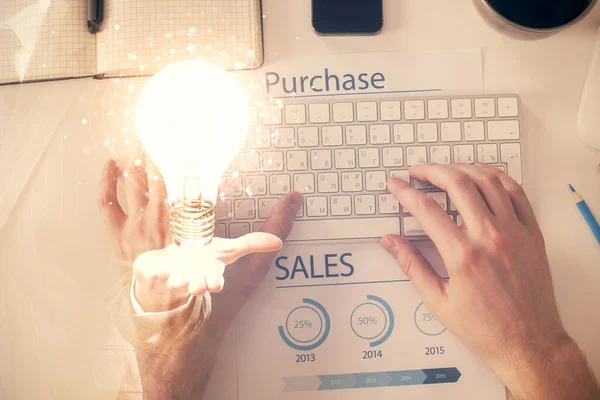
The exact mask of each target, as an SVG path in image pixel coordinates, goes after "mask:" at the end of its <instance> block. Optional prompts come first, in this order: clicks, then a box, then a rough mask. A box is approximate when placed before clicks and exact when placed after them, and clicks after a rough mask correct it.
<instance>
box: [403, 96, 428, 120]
mask: <svg viewBox="0 0 600 400" xmlns="http://www.w3.org/2000/svg"><path fill="white" fill-rule="evenodd" d="M404 118H406V120H407V121H412V120H421V119H425V101H423V100H406V101H405V102H404Z"/></svg>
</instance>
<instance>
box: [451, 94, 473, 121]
mask: <svg viewBox="0 0 600 400" xmlns="http://www.w3.org/2000/svg"><path fill="white" fill-rule="evenodd" d="M450 106H451V107H452V118H471V117H472V116H473V114H472V112H471V99H452V101H451V102H450Z"/></svg>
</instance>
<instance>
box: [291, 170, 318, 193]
mask: <svg viewBox="0 0 600 400" xmlns="http://www.w3.org/2000/svg"><path fill="white" fill-rule="evenodd" d="M294 191H295V192H299V193H314V192H315V176H314V175H313V174H295V175H294Z"/></svg>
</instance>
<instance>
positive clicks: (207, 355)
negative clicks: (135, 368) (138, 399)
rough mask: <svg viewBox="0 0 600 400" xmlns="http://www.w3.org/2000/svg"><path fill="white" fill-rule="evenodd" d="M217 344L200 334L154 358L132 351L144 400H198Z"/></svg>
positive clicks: (139, 350) (145, 353) (206, 381)
mask: <svg viewBox="0 0 600 400" xmlns="http://www.w3.org/2000/svg"><path fill="white" fill-rule="evenodd" d="M217 348H218V344H217V343H216V342H215V341H214V340H210V338H207V337H206V335H205V334H204V333H202V334H200V335H197V336H196V337H194V338H193V339H192V340H191V341H190V342H188V343H187V344H186V345H185V346H183V347H181V348H179V349H172V350H167V349H165V351H164V352H163V353H161V354H159V355H155V354H152V353H149V352H147V351H144V350H142V349H136V355H137V359H138V365H139V371H140V377H141V380H142V387H143V393H144V399H145V400H175V399H176V400H188V399H193V400H201V399H202V398H203V395H204V392H205V390H206V385H207V384H208V381H209V379H210V376H211V373H212V370H213V366H214V362H215V357H216V353H217Z"/></svg>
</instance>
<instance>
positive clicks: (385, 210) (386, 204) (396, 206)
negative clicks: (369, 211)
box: [379, 193, 400, 214]
mask: <svg viewBox="0 0 600 400" xmlns="http://www.w3.org/2000/svg"><path fill="white" fill-rule="evenodd" d="M399 212H400V203H399V202H398V200H396V198H395V197H394V196H393V195H391V194H389V193H382V194H380V195H379V214H398V213H399Z"/></svg>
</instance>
